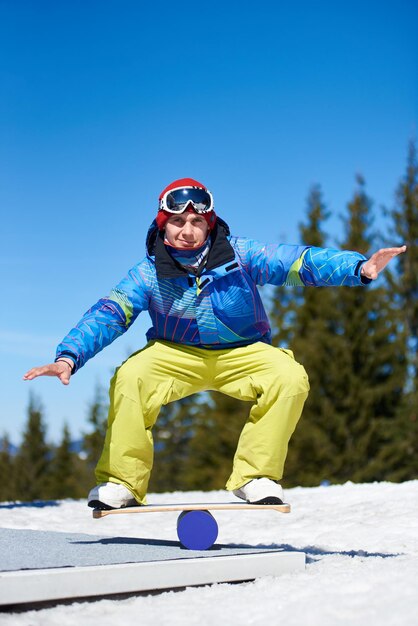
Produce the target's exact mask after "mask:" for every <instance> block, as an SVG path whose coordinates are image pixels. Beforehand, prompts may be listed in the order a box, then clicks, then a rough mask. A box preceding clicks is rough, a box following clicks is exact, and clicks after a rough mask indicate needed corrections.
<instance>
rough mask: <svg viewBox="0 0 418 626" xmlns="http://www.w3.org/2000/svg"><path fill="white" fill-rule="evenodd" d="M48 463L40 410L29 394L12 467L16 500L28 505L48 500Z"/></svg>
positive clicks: (38, 403)
mask: <svg viewBox="0 0 418 626" xmlns="http://www.w3.org/2000/svg"><path fill="white" fill-rule="evenodd" d="M50 460H51V449H50V447H49V446H48V444H47V443H46V426H45V424H44V419H43V409H42V406H41V403H40V401H39V400H38V399H37V398H36V396H35V395H34V394H32V393H31V394H30V396H29V406H28V419H27V424H26V429H25V432H24V434H23V442H22V445H21V447H20V449H19V452H18V454H17V455H16V459H15V463H14V467H15V481H16V498H17V499H20V500H24V501H30V500H38V499H42V498H47V497H48V483H49V466H50Z"/></svg>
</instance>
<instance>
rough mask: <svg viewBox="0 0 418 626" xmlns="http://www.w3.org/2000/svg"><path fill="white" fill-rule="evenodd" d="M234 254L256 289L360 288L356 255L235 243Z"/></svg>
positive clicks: (360, 257)
mask: <svg viewBox="0 0 418 626" xmlns="http://www.w3.org/2000/svg"><path fill="white" fill-rule="evenodd" d="M235 245H236V246H237V251H238V254H239V256H240V257H241V260H242V262H243V264H244V265H245V267H246V269H247V271H248V272H249V273H250V274H251V276H252V278H253V280H254V281H255V282H256V283H257V285H265V284H270V285H276V286H281V285H291V286H303V285H307V286H312V287H335V286H341V285H346V286H350V287H353V286H357V285H363V284H365V283H367V282H370V281H368V280H364V279H363V280H362V278H361V276H360V269H361V266H362V264H363V263H364V262H365V261H366V257H364V256H363V255H362V254H360V253H359V252H352V251H349V250H334V249H332V248H316V247H310V246H297V245H288V244H280V245H277V244H263V243H260V242H258V241H255V240H253V239H240V238H239V239H237V240H236V242H235Z"/></svg>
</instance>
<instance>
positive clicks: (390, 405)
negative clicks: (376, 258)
mask: <svg viewBox="0 0 418 626" xmlns="http://www.w3.org/2000/svg"><path fill="white" fill-rule="evenodd" d="M371 228H372V218H371V202H370V199H369V198H368V197H367V195H366V193H365V191H364V181H363V180H362V179H361V178H358V189H357V191H356V192H355V195H354V198H353V200H352V201H351V202H350V203H349V205H348V218H347V220H346V224H345V231H346V237H345V240H344V242H343V247H345V248H349V249H352V250H358V251H359V252H361V253H363V254H365V255H366V256H367V255H368V253H369V251H371V249H372V248H373V247H374V246H375V238H376V237H375V235H374V234H373V233H372V232H371ZM338 295H339V297H338V301H337V302H336V306H337V311H338V314H339V316H340V320H341V331H342V332H341V334H340V335H339V337H340V339H341V346H342V348H343V350H342V351H340V356H339V361H338V373H339V374H340V386H339V387H337V392H338V393H337V394H336V399H335V400H336V401H335V405H334V406H335V419H336V420H337V421H338V422H339V423H340V426H341V430H340V439H339V448H340V449H341V454H340V455H339V462H338V463H337V464H336V467H335V473H334V476H335V477H336V478H338V479H340V480H346V479H351V480H356V481H369V480H384V479H386V478H387V476H388V475H389V473H390V471H391V467H390V466H388V464H387V459H386V451H387V449H388V448H389V446H390V444H391V433H392V431H393V428H394V427H395V425H396V415H397V409H398V406H399V403H400V402H401V400H402V392H403V386H404V383H405V376H406V359H405V335H404V333H402V330H401V328H400V315H399V309H398V308H397V306H396V303H394V301H393V298H392V294H391V291H390V290H389V289H388V288H387V286H386V284H385V281H384V277H382V278H381V279H380V280H379V282H378V283H376V284H372V285H370V286H368V287H366V288H360V287H359V288H342V289H339V290H338Z"/></svg>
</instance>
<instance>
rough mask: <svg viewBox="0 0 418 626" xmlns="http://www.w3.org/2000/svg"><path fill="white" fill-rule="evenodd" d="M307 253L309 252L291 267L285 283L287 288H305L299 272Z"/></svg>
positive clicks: (305, 251)
mask: <svg viewBox="0 0 418 626" xmlns="http://www.w3.org/2000/svg"><path fill="white" fill-rule="evenodd" d="M306 253H307V250H304V251H303V252H302V254H301V256H300V257H299V258H298V259H296V261H294V262H293V263H292V265H291V266H290V269H289V271H288V273H287V276H286V280H285V282H284V284H285V285H286V287H303V285H304V284H305V283H304V282H303V281H302V279H301V277H300V275H299V272H300V270H301V267H302V263H303V258H304V256H305V254H306Z"/></svg>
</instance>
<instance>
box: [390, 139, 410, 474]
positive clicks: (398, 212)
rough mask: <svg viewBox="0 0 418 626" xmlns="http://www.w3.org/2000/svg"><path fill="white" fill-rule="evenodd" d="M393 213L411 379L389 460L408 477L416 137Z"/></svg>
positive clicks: (393, 277)
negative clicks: (399, 250)
mask: <svg viewBox="0 0 418 626" xmlns="http://www.w3.org/2000/svg"><path fill="white" fill-rule="evenodd" d="M391 217H392V219H393V223H394V235H395V236H396V237H397V238H398V241H397V242H395V243H399V244H404V243H406V244H407V246H408V249H407V252H406V254H403V255H401V256H399V257H398V258H397V270H398V271H397V272H396V273H394V272H391V273H389V274H388V279H389V284H390V288H391V292H392V294H393V298H394V299H395V300H396V302H397V304H398V308H399V310H400V311H402V320H403V323H404V326H405V334H406V336H407V342H406V355H407V360H408V380H407V384H406V386H405V390H404V396H403V399H402V402H401V403H400V405H399V413H398V423H397V428H396V429H394V432H393V433H392V442H393V445H392V447H391V449H390V450H389V451H388V453H387V461H388V463H389V464H390V466H391V467H392V468H393V469H392V471H391V473H390V474H389V478H390V479H391V480H406V479H410V478H417V477H418V382H417V381H418V160H417V151H416V143H415V142H414V141H411V142H410V144H409V148H408V158H407V167H406V173H405V176H404V177H403V178H402V180H401V181H400V183H399V186H398V189H397V193H396V205H395V208H394V209H393V210H392V211H391Z"/></svg>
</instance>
